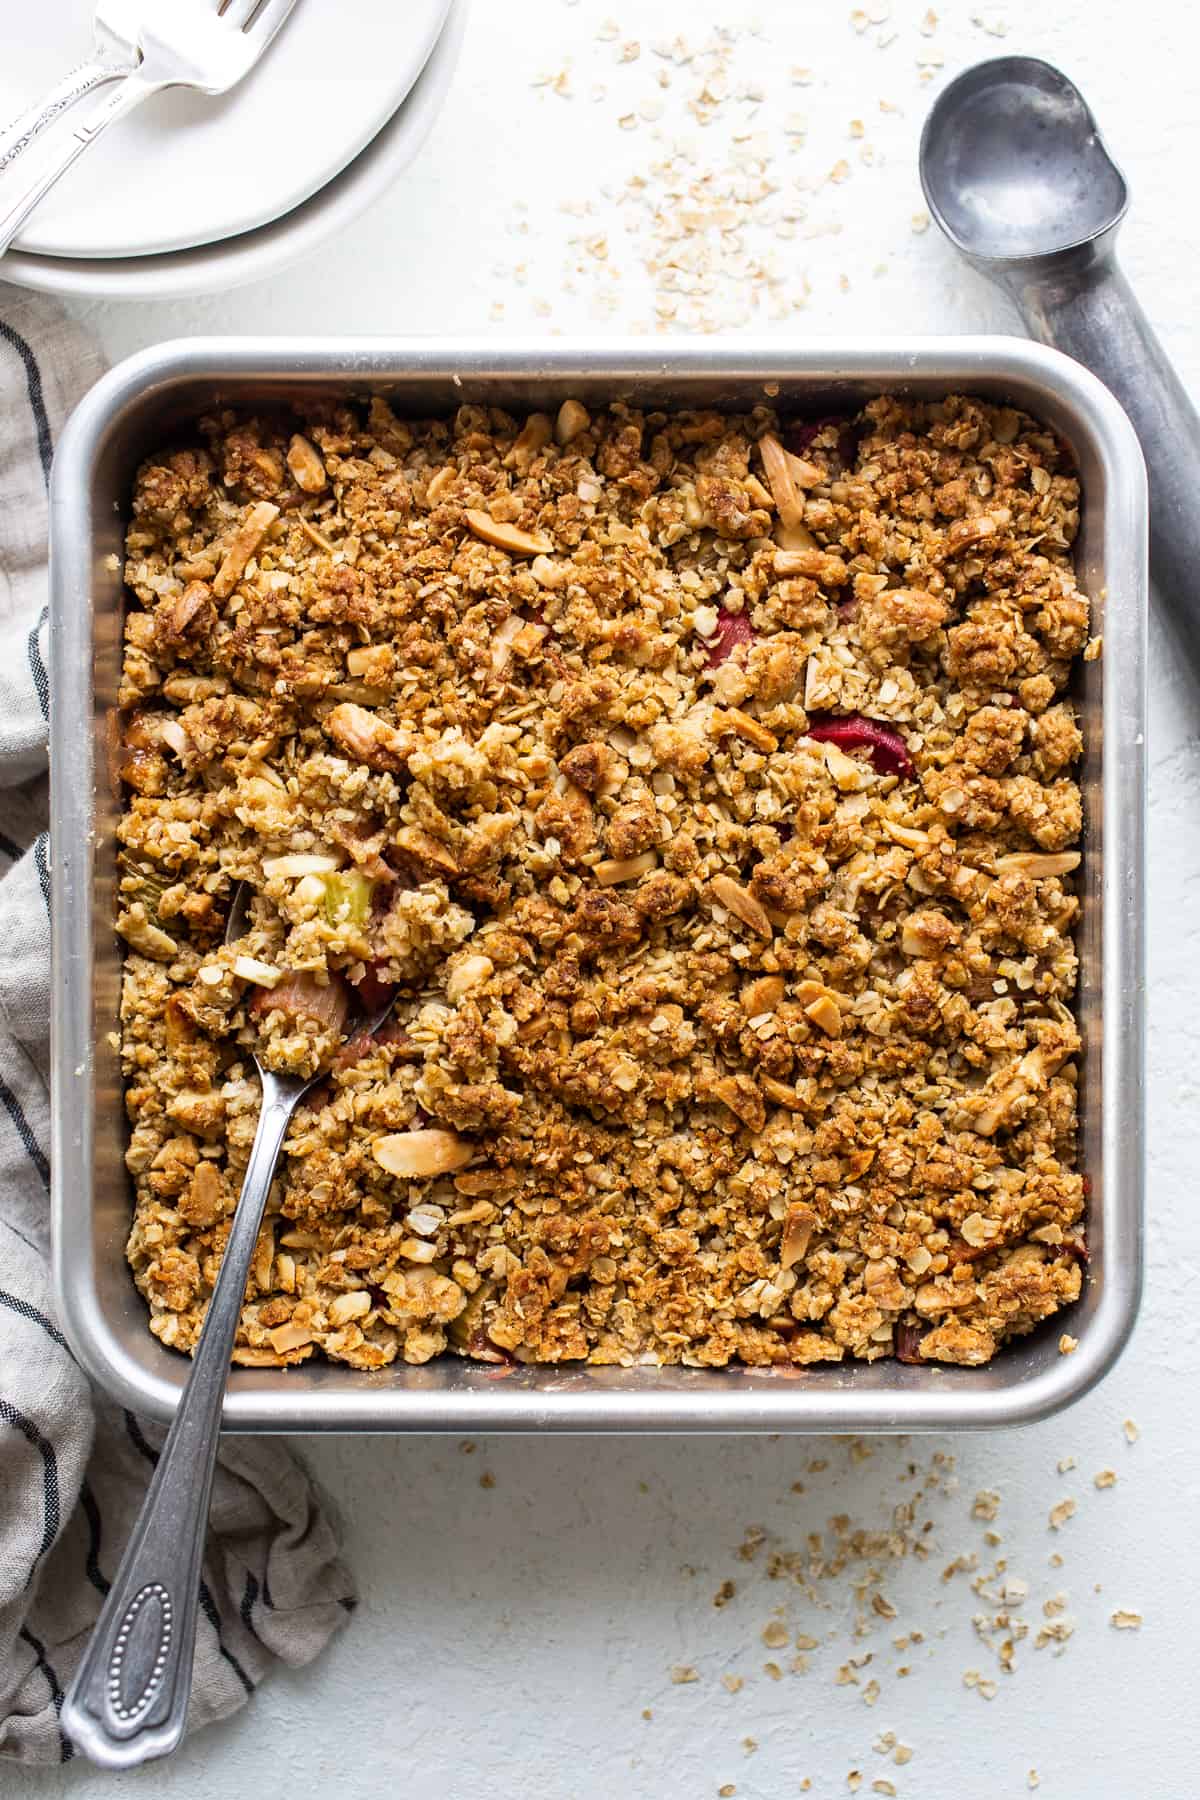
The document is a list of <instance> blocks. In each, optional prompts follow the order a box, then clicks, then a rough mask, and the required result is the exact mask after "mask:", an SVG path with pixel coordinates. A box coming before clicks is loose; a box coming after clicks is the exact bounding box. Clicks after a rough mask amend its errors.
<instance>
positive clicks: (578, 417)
mask: <svg viewBox="0 0 1200 1800" xmlns="http://www.w3.org/2000/svg"><path fill="white" fill-rule="evenodd" d="M591 422H592V416H591V414H590V413H589V412H588V409H587V407H586V406H584V405H583V403H582V401H579V400H564V401H563V403H562V405H561V406H560V407H559V409H558V418H557V419H556V420H555V421H554V435H555V437H556V439H557V440H558V442H559V443H560V444H562V445H564V446H565V445H567V444H570V443H572V442H573V441H574V439H575V438H577V437H578V436H579V434H580V432H581V431H586V430H587V428H588V426H589V425H590V424H591Z"/></svg>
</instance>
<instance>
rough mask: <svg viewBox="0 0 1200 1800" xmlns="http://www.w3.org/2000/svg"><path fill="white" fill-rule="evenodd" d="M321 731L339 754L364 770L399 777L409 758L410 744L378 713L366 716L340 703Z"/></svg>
mask: <svg viewBox="0 0 1200 1800" xmlns="http://www.w3.org/2000/svg"><path fill="white" fill-rule="evenodd" d="M325 729H326V731H327V732H328V733H329V735H330V737H331V738H332V739H333V740H334V742H335V743H336V744H339V745H340V746H341V748H342V749H343V750H346V751H348V752H349V753H350V755H351V756H353V757H355V758H357V760H358V761H359V762H361V763H366V765H367V767H368V769H381V770H388V771H390V772H392V773H399V772H400V771H401V770H403V769H404V768H406V766H407V763H408V758H409V757H410V756H411V755H412V751H413V740H412V738H411V737H410V736H409V734H408V733H407V732H403V731H397V730H396V728H395V726H394V725H389V724H388V722H387V720H386V719H381V718H380V717H379V714H378V713H373V712H368V711H367V709H366V707H365V706H356V705H354V703H353V702H352V701H349V700H344V701H342V703H341V704H340V705H339V706H335V707H334V708H333V710H332V712H330V713H327V714H326V717H325Z"/></svg>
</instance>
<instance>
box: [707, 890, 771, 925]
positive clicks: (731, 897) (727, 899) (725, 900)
mask: <svg viewBox="0 0 1200 1800" xmlns="http://www.w3.org/2000/svg"><path fill="white" fill-rule="evenodd" d="M709 886H710V888H711V889H712V895H713V898H714V900H716V901H717V902H718V904H719V905H721V906H723V907H725V908H726V910H727V911H729V912H731V913H733V915H734V917H735V918H738V919H740V920H741V921H742V924H743V925H748V926H749V927H750V929H751V931H757V933H758V935H759V936H760V937H765V938H769V937H773V936H774V932H773V930H772V927H771V921H770V919H768V917H767V915H766V912H765V911H764V909H763V908H762V906H760V904H759V902H758V901H757V900H756V899H755V898H754V895H753V894H752V893H751V892H750V890H749V888H744V887H743V886H742V884H741V882H740V881H735V880H734V879H733V876H732V875H714V876H713V878H712V881H711V882H710V883H709Z"/></svg>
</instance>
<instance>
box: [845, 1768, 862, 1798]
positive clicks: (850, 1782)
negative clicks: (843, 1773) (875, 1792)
mask: <svg viewBox="0 0 1200 1800" xmlns="http://www.w3.org/2000/svg"><path fill="white" fill-rule="evenodd" d="M862 1784H863V1778H862V1775H861V1774H860V1772H859V1771H858V1770H857V1769H851V1771H850V1773H849V1774H848V1775H847V1777H846V1786H847V1787H848V1788H849V1789H850V1792H851V1793H852V1794H857V1792H858V1790H859V1788H860V1787H861V1786H862Z"/></svg>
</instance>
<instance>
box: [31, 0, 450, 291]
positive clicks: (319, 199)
mask: <svg viewBox="0 0 1200 1800" xmlns="http://www.w3.org/2000/svg"><path fill="white" fill-rule="evenodd" d="M468 3H469V0H451V5H450V11H449V13H448V15H447V18H446V26H445V30H444V31H443V32H442V35H441V37H440V38H439V39H438V41H437V43H436V45H435V46H434V50H433V54H432V56H431V57H430V58H429V61H428V62H427V63H426V65H425V67H424V69H423V70H422V71H421V74H420V76H419V77H418V79H417V80H416V82H415V83H414V84H413V88H412V92H411V93H410V94H409V96H408V99H407V100H406V101H405V102H404V104H403V106H401V108H400V110H399V111H398V112H397V113H396V115H395V117H394V118H392V119H389V121H388V122H387V124H386V125H385V126H384V127H383V130H382V131H381V132H379V134H378V135H377V136H376V137H375V139H374V140H373V142H371V143H370V144H368V146H367V148H366V149H365V150H363V151H362V152H361V153H360V154H359V155H358V156H357V157H355V159H354V161H353V162H352V163H351V164H350V166H349V168H348V169H345V170H344V171H343V172H342V174H341V175H339V176H338V177H337V178H336V179H335V180H334V181H331V182H330V183H329V185H328V187H325V188H322V189H321V191H320V192H319V193H317V194H314V195H313V197H312V199H311V200H306V201H305V202H304V204H303V205H302V206H299V207H297V208H296V210H295V211H294V212H290V213H287V214H285V216H284V217H283V218H282V219H276V220H275V221H274V222H273V223H272V224H270V225H263V226H261V227H260V228H259V230H257V231H248V232H245V233H244V234H243V235H242V236H241V237H237V238H230V239H229V240H228V241H226V242H225V243H218V244H209V245H206V246H201V247H199V248H197V249H193V250H180V251H177V252H176V253H175V254H173V255H168V256H136V257H126V258H111V259H108V260H103V261H102V260H97V261H87V260H84V259H82V258H73V257H59V256H30V255H28V254H27V253H25V252H23V251H20V250H10V251H9V252H8V255H7V256H5V257H4V258H3V259H2V260H0V277H2V278H3V279H4V280H5V281H12V282H15V283H16V284H17V285H18V286H20V287H28V288H36V289H38V291H39V292H41V293H45V294H69V295H75V296H78V297H79V298H81V299H89V300H176V299H179V298H181V297H182V296H184V295H187V294H208V293H215V292H217V291H220V290H223V289H226V288H234V287H240V286H242V285H243V284H244V283H246V282H248V281H257V280H259V279H260V278H261V277H263V276H267V275H273V274H274V273H275V272H276V271H277V270H279V269H281V268H284V267H286V265H287V264H288V263H292V262H296V261H298V260H299V258H300V257H302V256H306V255H307V254H308V253H309V252H310V251H312V250H314V249H315V248H316V247H317V245H318V244H319V243H320V242H321V241H322V240H323V239H324V238H326V237H329V236H330V235H331V234H332V233H333V232H335V231H338V230H340V229H341V228H342V227H343V226H345V225H348V224H349V223H350V222H351V220H352V219H356V218H357V217H358V215H359V213H361V212H363V211H364V210H365V209H366V208H367V207H368V206H370V204H371V202H372V201H373V200H376V199H378V198H379V196H380V195H381V194H383V193H385V192H386V190H387V189H388V188H389V187H390V186H391V185H392V183H393V182H394V181H395V179H396V177H397V176H398V175H399V173H400V171H401V170H402V169H403V168H404V167H405V165H406V164H407V163H409V162H411V161H412V158H413V157H414V156H415V155H416V153H417V151H418V150H419V149H420V148H421V145H422V144H423V143H424V141H425V139H426V137H427V136H428V134H429V131H430V128H431V126H432V125H433V121H434V119H435V118H436V117H437V115H438V112H439V110H440V108H441V104H442V101H443V99H444V98H445V95H446V90H447V88H448V87H449V85H450V79H451V77H452V75H453V74H454V66H455V64H456V63H457V61H458V52H459V49H460V47H461V45H462V39H463V31H464V27H465V25H466V18H467V6H468Z"/></svg>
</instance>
